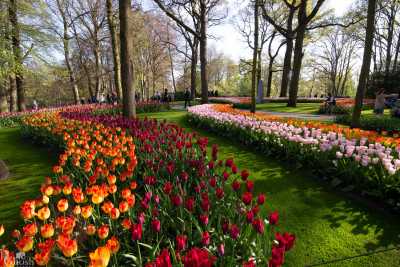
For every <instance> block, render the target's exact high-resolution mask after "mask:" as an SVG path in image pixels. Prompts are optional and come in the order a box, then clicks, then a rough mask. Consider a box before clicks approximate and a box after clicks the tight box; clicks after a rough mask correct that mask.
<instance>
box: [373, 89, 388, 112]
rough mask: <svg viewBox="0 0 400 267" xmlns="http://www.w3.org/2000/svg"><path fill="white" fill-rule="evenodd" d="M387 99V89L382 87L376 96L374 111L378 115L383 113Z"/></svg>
mask: <svg viewBox="0 0 400 267" xmlns="http://www.w3.org/2000/svg"><path fill="white" fill-rule="evenodd" d="M385 100H386V95H385V89H383V88H381V89H379V90H378V92H377V93H376V97H375V105H374V112H375V114H376V115H383V111H384V110H385Z"/></svg>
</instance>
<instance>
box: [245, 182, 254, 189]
mask: <svg viewBox="0 0 400 267" xmlns="http://www.w3.org/2000/svg"><path fill="white" fill-rule="evenodd" d="M246 188H247V191H249V192H252V191H253V188H254V182H253V181H250V180H248V181H247V182H246Z"/></svg>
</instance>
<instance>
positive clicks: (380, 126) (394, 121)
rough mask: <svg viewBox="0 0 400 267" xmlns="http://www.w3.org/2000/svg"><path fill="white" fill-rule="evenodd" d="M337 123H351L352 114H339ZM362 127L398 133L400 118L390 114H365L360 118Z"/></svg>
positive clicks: (393, 133) (391, 133)
mask: <svg viewBox="0 0 400 267" xmlns="http://www.w3.org/2000/svg"><path fill="white" fill-rule="evenodd" d="M335 122H336V123H339V124H344V125H349V126H350V125H351V115H345V116H337V117H336V119H335ZM360 128H361V129H363V130H372V131H377V132H379V133H381V132H383V131H386V132H388V134H389V135H396V134H398V133H399V131H400V119H399V118H395V117H391V116H388V115H383V116H377V115H364V116H361V118H360Z"/></svg>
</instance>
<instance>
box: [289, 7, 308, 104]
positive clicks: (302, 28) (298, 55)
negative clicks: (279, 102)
mask: <svg viewBox="0 0 400 267" xmlns="http://www.w3.org/2000/svg"><path fill="white" fill-rule="evenodd" d="M298 12H299V14H298V16H299V24H300V25H299V28H298V30H297V34H296V44H295V47H294V57H293V71H292V77H291V79H290V87H289V101H288V104H287V105H288V107H296V104H297V93H298V90H299V80H300V71H301V63H302V60H303V43H304V35H305V33H306V29H307V28H306V26H307V24H306V23H305V22H304V21H305V20H306V16H307V13H306V12H307V1H302V2H301V6H300V8H299V11H298Z"/></svg>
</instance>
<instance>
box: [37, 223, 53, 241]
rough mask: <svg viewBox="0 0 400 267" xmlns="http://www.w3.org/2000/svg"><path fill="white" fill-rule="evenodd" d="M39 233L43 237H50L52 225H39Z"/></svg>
mask: <svg viewBox="0 0 400 267" xmlns="http://www.w3.org/2000/svg"><path fill="white" fill-rule="evenodd" d="M40 234H41V235H42V237H43V238H50V237H52V236H53V235H54V227H53V225H52V224H50V223H48V224H44V225H43V226H42V227H40Z"/></svg>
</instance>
